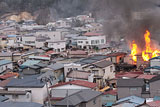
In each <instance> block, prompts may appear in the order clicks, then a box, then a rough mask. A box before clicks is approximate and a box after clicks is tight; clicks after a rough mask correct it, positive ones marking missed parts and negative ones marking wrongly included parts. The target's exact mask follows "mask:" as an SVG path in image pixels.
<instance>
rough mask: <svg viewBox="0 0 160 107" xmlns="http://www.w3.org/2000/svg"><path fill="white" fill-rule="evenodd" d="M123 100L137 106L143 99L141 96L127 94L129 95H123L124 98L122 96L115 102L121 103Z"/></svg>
mask: <svg viewBox="0 0 160 107" xmlns="http://www.w3.org/2000/svg"><path fill="white" fill-rule="evenodd" d="M125 101H128V102H129V103H130V104H133V105H134V106H139V105H141V104H144V102H145V99H144V98H141V97H137V96H129V97H125V98H122V99H120V100H118V101H117V102H116V104H120V103H123V102H125Z"/></svg>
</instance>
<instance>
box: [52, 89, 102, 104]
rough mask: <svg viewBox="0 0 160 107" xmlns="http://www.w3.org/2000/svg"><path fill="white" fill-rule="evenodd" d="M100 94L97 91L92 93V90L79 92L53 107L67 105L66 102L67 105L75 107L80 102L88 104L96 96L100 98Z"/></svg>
mask: <svg viewBox="0 0 160 107" xmlns="http://www.w3.org/2000/svg"><path fill="white" fill-rule="evenodd" d="M101 94H102V93H101V92H98V91H92V90H87V89H86V90H81V91H79V92H77V93H75V94H72V95H70V96H68V97H67V98H65V99H63V100H61V101H59V102H57V103H56V104H55V105H57V106H60V105H62V106H63V105H67V100H68V103H69V105H72V106H75V105H77V104H80V103H81V102H88V101H90V100H92V99H94V98H96V97H98V96H100V95H101Z"/></svg>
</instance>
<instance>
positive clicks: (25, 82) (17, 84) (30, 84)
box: [6, 75, 45, 88]
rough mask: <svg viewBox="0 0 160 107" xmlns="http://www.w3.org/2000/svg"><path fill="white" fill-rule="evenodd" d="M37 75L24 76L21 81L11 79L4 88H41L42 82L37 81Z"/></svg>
mask: <svg viewBox="0 0 160 107" xmlns="http://www.w3.org/2000/svg"><path fill="white" fill-rule="evenodd" d="M38 76H39V75H32V76H26V77H23V78H22V79H19V78H13V79H12V81H9V82H8V84H7V85H6V87H8V88H9V87H14V88H42V87H44V85H45V84H44V82H42V81H41V80H39V79H37V78H38Z"/></svg>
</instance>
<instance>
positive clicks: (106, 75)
mask: <svg viewBox="0 0 160 107" xmlns="http://www.w3.org/2000/svg"><path fill="white" fill-rule="evenodd" d="M111 66H112V69H111ZM114 71H115V66H114V65H113V64H112V65H110V66H108V67H106V68H105V73H104V76H103V78H104V79H113V78H115V72H114Z"/></svg>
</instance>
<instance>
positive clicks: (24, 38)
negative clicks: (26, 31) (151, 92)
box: [22, 36, 36, 46]
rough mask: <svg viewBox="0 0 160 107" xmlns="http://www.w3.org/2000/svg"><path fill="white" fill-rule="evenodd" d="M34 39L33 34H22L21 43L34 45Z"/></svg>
mask: <svg viewBox="0 0 160 107" xmlns="http://www.w3.org/2000/svg"><path fill="white" fill-rule="evenodd" d="M35 41H36V37H35V36H22V44H24V45H28V46H35Z"/></svg>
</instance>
